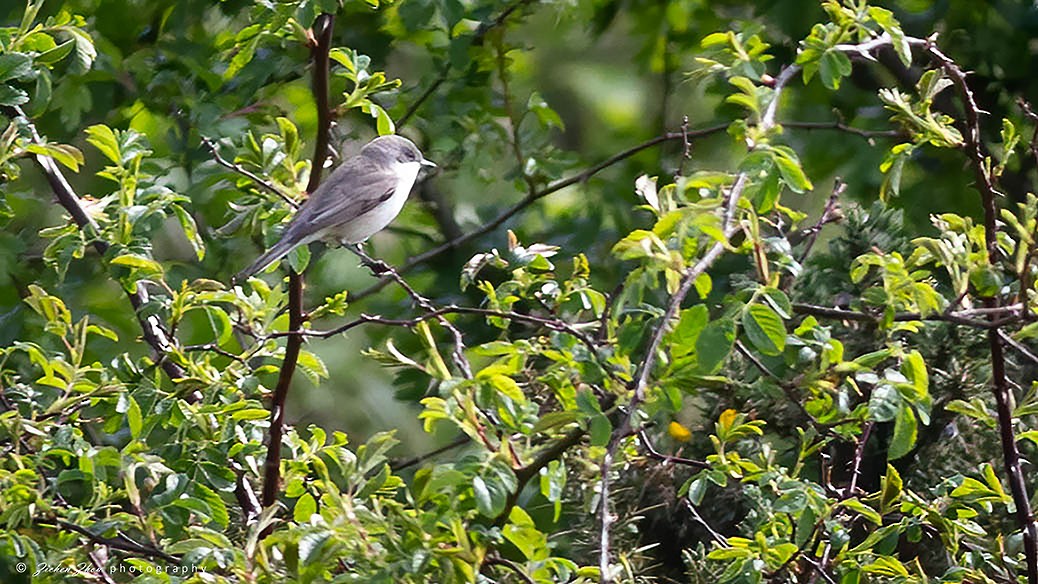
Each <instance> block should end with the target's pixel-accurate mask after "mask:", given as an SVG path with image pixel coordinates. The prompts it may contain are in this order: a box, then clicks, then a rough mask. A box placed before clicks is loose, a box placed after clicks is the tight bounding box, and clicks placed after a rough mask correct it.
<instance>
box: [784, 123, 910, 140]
mask: <svg viewBox="0 0 1038 584" xmlns="http://www.w3.org/2000/svg"><path fill="white" fill-rule="evenodd" d="M779 125H781V126H782V127H783V128H796V129H798V130H839V131H840V132H846V133H848V134H854V135H855V136H859V137H861V138H864V139H865V140H868V141H870V142H871V141H872V139H873V138H898V137H901V136H904V135H905V133H904V132H903V131H901V130H866V129H864V128H856V127H854V126H850V125H848V124H845V123H843V122H842V121H839V120H837V121H833V122H779Z"/></svg>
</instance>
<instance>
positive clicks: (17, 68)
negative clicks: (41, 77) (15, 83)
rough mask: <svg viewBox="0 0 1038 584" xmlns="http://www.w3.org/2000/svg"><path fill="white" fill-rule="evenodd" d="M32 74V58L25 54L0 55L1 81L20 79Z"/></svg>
mask: <svg viewBox="0 0 1038 584" xmlns="http://www.w3.org/2000/svg"><path fill="white" fill-rule="evenodd" d="M30 72H32V58H31V57H29V55H25V54H23V53H4V54H2V55H0V81H7V80H8V79H18V78H21V77H24V76H26V75H28V74H29V73H30Z"/></svg>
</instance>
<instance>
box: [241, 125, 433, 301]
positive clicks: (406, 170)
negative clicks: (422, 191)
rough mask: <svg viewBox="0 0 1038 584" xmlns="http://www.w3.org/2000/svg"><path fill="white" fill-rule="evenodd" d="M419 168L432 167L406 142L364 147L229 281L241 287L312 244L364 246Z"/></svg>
mask: <svg viewBox="0 0 1038 584" xmlns="http://www.w3.org/2000/svg"><path fill="white" fill-rule="evenodd" d="M423 166H426V167H436V164H435V163H433V162H430V161H429V160H426V159H425V157H424V156H423V155H422V152H421V151H420V150H419V149H418V147H417V146H415V145H414V142H411V141H410V140H408V139H407V138H404V137H402V136H397V135H387V136H380V137H378V138H375V139H374V140H372V141H370V142H368V143H367V144H365V145H364V147H363V148H361V149H360V152H359V153H358V154H356V155H355V156H353V157H351V158H349V159H347V160H346V161H344V162H343V163H342V164H340V165H339V167H338V168H336V169H335V171H334V172H332V173H331V175H330V176H329V177H328V178H327V180H325V181H324V182H323V183H321V186H319V187H318V188H317V190H315V191H314V192H313V194H312V195H310V197H309V198H308V199H307V200H306V202H305V203H303V205H302V206H300V207H299V210H298V211H297V212H296V214H295V216H294V217H293V218H292V221H291V222H289V224H288V227H286V228H285V231H284V232H283V233H282V235H281V239H280V240H279V241H278V242H277V243H276V244H274V246H273V247H271V248H270V249H269V250H267V252H266V253H264V254H263V255H261V256H260V257H259V258H257V259H256V261H254V262H253V263H252V264H251V265H250V266H249V267H247V268H245V269H244V270H242V271H241V272H238V274H237V275H236V276H234V279H233V281H234V282H242V281H244V280H246V279H247V278H248V277H250V276H252V275H253V274H255V273H256V272H259V271H262V270H264V269H266V268H267V267H268V266H270V264H272V263H274V262H275V261H277V260H279V259H281V258H283V257H285V256H286V255H287V254H288V253H289V252H290V251H292V250H293V249H295V248H297V247H299V246H301V245H306V244H308V243H310V242H313V241H327V242H333V243H339V244H342V245H353V244H359V243H362V242H364V241H366V240H367V239H368V238H369V237H371V236H372V235H374V234H376V233H378V232H379V231H382V230H383V229H385V227H386V226H387V225H389V224H390V223H391V222H392V221H393V219H395V218H396V216H397V215H398V214H399V213H400V210H401V209H402V208H403V207H404V202H405V201H406V200H407V196H408V195H409V194H410V192H411V188H412V187H413V186H414V183H415V179H417V178H418V173H419V171H420V170H421V169H422V167H423Z"/></svg>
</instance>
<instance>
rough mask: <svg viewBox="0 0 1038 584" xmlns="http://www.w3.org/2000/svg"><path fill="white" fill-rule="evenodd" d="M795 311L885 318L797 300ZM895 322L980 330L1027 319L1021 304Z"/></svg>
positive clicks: (913, 315) (911, 315)
mask: <svg viewBox="0 0 1038 584" xmlns="http://www.w3.org/2000/svg"><path fill="white" fill-rule="evenodd" d="M793 312H795V313H797V314H808V315H811V316H815V317H820V318H831V319H837V320H848V321H854V322H868V323H878V322H880V321H881V320H883V317H882V315H879V314H871V313H868V312H859V311H857V310H845V309H842V308H830V307H828V306H818V305H815V304H803V303H794V304H793ZM970 316H987V317H989V318H991V317H995V316H1000V317H1001V318H1000V319H999V320H975V319H972V318H969V317H970ZM893 320H894V322H906V321H912V320H922V321H934V322H949V323H953V324H959V325H963V326H968V327H973V328H980V329H991V328H998V327H1000V326H1004V325H1006V324H1009V323H1012V322H1019V321H1024V320H1026V319H1025V318H1024V317H1023V315H1022V314H1020V307H1019V306H1016V305H1014V306H1004V307H998V308H993V309H992V308H978V309H973V310H960V311H956V312H949V313H935V314H928V315H926V316H923V315H922V314H919V313H918V312H898V313H896V314H894V317H893Z"/></svg>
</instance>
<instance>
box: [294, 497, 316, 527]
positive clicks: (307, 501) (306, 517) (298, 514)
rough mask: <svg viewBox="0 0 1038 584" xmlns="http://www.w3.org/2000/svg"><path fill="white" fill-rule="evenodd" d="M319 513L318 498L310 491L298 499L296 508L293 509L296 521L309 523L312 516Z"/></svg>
mask: <svg viewBox="0 0 1038 584" xmlns="http://www.w3.org/2000/svg"><path fill="white" fill-rule="evenodd" d="M314 513H317V500H316V499H314V496H313V495H311V494H310V493H304V494H303V496H302V497H299V498H298V499H296V505H295V508H293V509H292V519H293V520H294V521H295V522H296V523H307V522H309V521H310V517H311V516H312V515H313V514H314Z"/></svg>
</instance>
